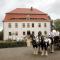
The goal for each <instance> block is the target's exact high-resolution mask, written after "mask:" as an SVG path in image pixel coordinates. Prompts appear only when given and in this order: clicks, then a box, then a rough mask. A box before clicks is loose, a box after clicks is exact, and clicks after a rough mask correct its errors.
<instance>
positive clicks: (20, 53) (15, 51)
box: [0, 47, 60, 60]
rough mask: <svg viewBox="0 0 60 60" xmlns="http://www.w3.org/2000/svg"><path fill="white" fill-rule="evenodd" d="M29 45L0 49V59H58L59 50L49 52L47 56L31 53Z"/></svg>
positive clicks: (59, 57)
mask: <svg viewBox="0 0 60 60" xmlns="http://www.w3.org/2000/svg"><path fill="white" fill-rule="evenodd" d="M32 52H33V49H32V48H31V47H18V48H3V49H0V60H60V51H59V50H58V51H55V53H49V56H41V55H40V54H39V55H33V54H32Z"/></svg>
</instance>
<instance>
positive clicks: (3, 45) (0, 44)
mask: <svg viewBox="0 0 60 60" xmlns="http://www.w3.org/2000/svg"><path fill="white" fill-rule="evenodd" d="M26 46H27V44H26V42H24V41H18V42H17V41H2V42H0V48H12V47H26Z"/></svg>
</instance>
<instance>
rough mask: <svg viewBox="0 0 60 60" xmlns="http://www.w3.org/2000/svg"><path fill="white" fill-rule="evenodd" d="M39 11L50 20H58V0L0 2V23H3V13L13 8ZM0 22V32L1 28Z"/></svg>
mask: <svg viewBox="0 0 60 60" xmlns="http://www.w3.org/2000/svg"><path fill="white" fill-rule="evenodd" d="M31 6H32V7H33V8H36V9H39V10H41V11H43V12H45V13H47V14H48V15H49V16H50V17H51V18H52V19H59V18H60V0H0V21H3V19H4V16H5V13H7V12H9V11H11V10H13V9H15V8H30V7H31ZM2 26H3V24H2V23H1V22H0V30H1V29H2V28H3V27H2Z"/></svg>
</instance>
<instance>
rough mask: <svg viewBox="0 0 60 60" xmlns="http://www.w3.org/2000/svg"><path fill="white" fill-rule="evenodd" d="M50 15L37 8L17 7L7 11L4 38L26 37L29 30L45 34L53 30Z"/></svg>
mask: <svg viewBox="0 0 60 60" xmlns="http://www.w3.org/2000/svg"><path fill="white" fill-rule="evenodd" d="M50 21H51V19H50V17H49V16H48V14H46V13H44V12H42V11H39V10H37V9H35V8H32V7H31V8H30V9H29V8H16V9H15V10H13V11H10V12H8V13H6V16H5V18H4V22H3V26H4V27H3V29H4V40H8V39H12V40H16V38H23V37H25V36H26V35H27V34H28V32H30V33H32V32H33V33H34V34H35V36H37V35H38V32H39V31H40V32H41V33H42V34H43V35H45V34H48V33H49V32H50V31H51V24H50Z"/></svg>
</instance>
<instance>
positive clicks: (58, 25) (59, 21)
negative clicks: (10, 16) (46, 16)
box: [54, 19, 60, 31]
mask: <svg viewBox="0 0 60 60" xmlns="http://www.w3.org/2000/svg"><path fill="white" fill-rule="evenodd" d="M54 27H55V29H56V30H58V31H60V19H56V20H55V21H54Z"/></svg>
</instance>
